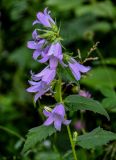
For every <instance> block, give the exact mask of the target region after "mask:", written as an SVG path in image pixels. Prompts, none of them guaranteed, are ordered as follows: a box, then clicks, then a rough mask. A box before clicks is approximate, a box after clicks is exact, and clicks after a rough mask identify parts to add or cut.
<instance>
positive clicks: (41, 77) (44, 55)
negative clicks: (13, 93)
mask: <svg viewBox="0 0 116 160" xmlns="http://www.w3.org/2000/svg"><path fill="white" fill-rule="evenodd" d="M49 14H50V12H48V11H47V8H46V9H45V10H44V13H42V12H39V13H37V20H35V21H34V22H33V25H35V24H37V23H39V24H41V25H43V27H45V28H51V31H50V30H49V31H48V32H47V30H46V32H47V35H46V36H45V38H42V37H43V35H44V34H42V35H41V34H40V35H39V34H38V32H37V31H38V30H37V29H35V30H34V31H33V33H32V38H33V41H29V42H28V43H27V47H28V48H30V49H33V50H34V52H33V59H34V60H36V61H38V62H39V63H45V62H47V61H49V65H48V66H47V67H46V68H45V69H44V70H43V71H41V72H40V73H38V74H35V75H34V74H32V76H31V78H32V80H31V81H29V84H30V85H31V87H29V88H28V89H27V91H28V92H35V93H36V94H35V98H34V101H35V102H36V101H37V99H38V98H40V97H41V96H42V95H43V94H45V93H46V92H47V91H49V90H50V84H51V82H52V81H53V79H54V78H55V75H56V68H57V65H58V62H61V61H62V59H63V54H62V47H61V44H60V41H58V39H57V38H56V39H55V41H53V42H52V43H50V42H49V41H48V39H49V34H50V33H51V32H52V33H54V34H55V31H54V28H57V27H56V24H55V22H54V20H53V19H52V18H51V17H50V15H49ZM54 26H55V27H54ZM52 30H53V31H52ZM49 32H50V33H49ZM38 57H41V59H38Z"/></svg>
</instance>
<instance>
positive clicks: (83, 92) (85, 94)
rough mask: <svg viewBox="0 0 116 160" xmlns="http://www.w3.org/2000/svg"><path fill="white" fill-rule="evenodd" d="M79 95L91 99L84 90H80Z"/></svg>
mask: <svg viewBox="0 0 116 160" xmlns="http://www.w3.org/2000/svg"><path fill="white" fill-rule="evenodd" d="M79 95H80V96H83V97H87V98H90V97H91V94H90V93H89V92H88V91H85V90H80V91H79Z"/></svg>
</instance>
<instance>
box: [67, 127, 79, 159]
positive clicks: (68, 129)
mask: <svg viewBox="0 0 116 160" xmlns="http://www.w3.org/2000/svg"><path fill="white" fill-rule="evenodd" d="M67 131H68V135H69V139H70V143H71V147H72V152H73V156H74V160H77V155H76V151H75V145H74V142H73V139H72V135H71V130H70V126H69V125H68V126H67Z"/></svg>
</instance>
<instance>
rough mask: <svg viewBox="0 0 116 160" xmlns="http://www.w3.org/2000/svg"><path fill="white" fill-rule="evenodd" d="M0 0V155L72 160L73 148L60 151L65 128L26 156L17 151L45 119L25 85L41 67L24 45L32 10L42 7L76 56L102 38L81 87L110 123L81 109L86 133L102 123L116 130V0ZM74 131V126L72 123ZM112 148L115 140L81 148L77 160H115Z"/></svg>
mask: <svg viewBox="0 0 116 160" xmlns="http://www.w3.org/2000/svg"><path fill="white" fill-rule="evenodd" d="M0 3H1V4H0V8H1V29H0V34H1V37H0V137H1V138H0V159H3V160H5V159H13V158H14V159H21V160H23V159H24V160H29V159H34V160H43V159H46V160H49V157H50V160H57V159H58V160H60V159H61V155H63V159H66V160H71V158H70V157H71V154H72V153H71V152H68V153H66V154H65V155H64V153H65V152H66V150H68V149H69V148H70V144H69V140H68V137H67V134H66V132H65V127H64V128H63V130H62V134H61V135H60V133H58V135H55V136H54V137H51V139H50V140H46V141H44V142H41V143H39V144H37V146H36V148H33V149H32V150H31V151H30V153H29V154H28V155H24V154H23V153H22V152H21V150H22V147H23V144H24V140H25V135H26V134H27V131H28V130H29V129H30V128H32V127H36V126H38V125H41V124H42V121H43V119H44V117H42V116H41V107H39V106H40V104H37V107H36V108H35V107H34V105H33V97H32V95H30V94H29V93H27V92H26V91H25V89H26V88H27V87H28V79H29V76H30V74H29V72H30V69H32V70H36V71H38V70H39V69H40V65H39V64H38V63H37V62H34V61H33V60H32V52H31V51H30V50H29V49H27V48H26V43H27V41H28V40H30V39H31V33H32V30H33V27H32V22H33V20H35V18H36V17H35V15H36V13H37V12H38V11H39V10H43V9H44V8H45V7H46V6H47V7H48V8H49V9H50V10H51V11H52V16H53V17H56V20H57V24H58V25H59V26H61V35H62V37H63V39H64V41H63V43H64V45H65V47H66V48H68V50H69V51H71V52H72V51H73V52H74V55H77V49H80V51H81V53H82V57H83V58H84V57H85V56H86V54H87V53H88V52H89V50H90V48H91V47H92V46H93V44H95V43H96V42H98V41H99V42H100V43H99V45H98V49H97V50H96V51H94V52H93V53H92V54H93V56H97V57H99V59H98V60H97V61H93V62H91V63H89V65H91V66H92V67H93V69H92V70H91V72H90V76H89V77H87V78H83V80H82V81H81V87H82V88H87V89H88V90H89V91H90V93H91V94H92V97H93V98H94V99H97V100H99V101H100V102H101V103H102V104H103V106H104V108H106V109H107V111H108V113H109V115H110V121H108V120H107V119H106V118H105V117H102V116H101V115H97V114H94V113H92V112H89V111H87V112H85V113H83V116H84V121H85V125H86V131H92V130H93V129H94V128H96V127H97V126H101V127H103V128H105V129H106V130H110V131H112V132H116V121H115V120H116V119H115V116H116V93H115V88H116V70H115V68H116V56H115V55H116V36H115V33H116V6H115V5H116V2H115V1H112V0H46V1H45V0H44V1H43V0H33V1H31V0H16V1H14V0H9V1H8V0H2V1H1V2H0ZM64 74H65V73H64ZM70 78H71V77H68V76H67V79H65V80H66V81H70ZM68 92H70V94H71V93H78V92H77V91H76V90H75V88H73V89H72V88H71V89H70V87H69V88H68V89H67V93H68ZM44 99H46V101H47V104H49V103H50V101H54V100H53V99H50V100H49V96H45V97H44V98H43V100H42V105H44V104H45V103H46V102H45V101H44ZM94 109H95V108H94ZM94 109H93V110H94ZM71 115H72V116H73V122H75V120H77V119H80V118H81V113H80V112H79V111H78V112H77V114H73V113H72V112H71V113H69V116H71ZM72 129H73V130H74V126H73V123H72ZM93 132H95V131H93ZM31 133H32V132H31ZM103 133H104V134H105V135H106V133H105V132H103ZM87 136H89V135H87ZM62 137H63V142H62ZM83 138H84V137H83ZM83 138H82V139H83ZM53 142H55V145H53ZM81 143H83V142H82V141H81V137H80V145H81ZM93 143H94V142H93ZM115 146H116V142H114V141H111V143H109V144H108V145H105V146H103V147H99V148H96V149H92V150H87V151H86V150H84V149H81V148H79V151H78V157H79V160H88V159H89V160H95V159H97V160H99V159H100V160H101V159H103V160H109V159H112V160H114V159H115V156H114V155H115V154H116V151H115V149H114V148H116V147H115ZM90 153H91V154H90Z"/></svg>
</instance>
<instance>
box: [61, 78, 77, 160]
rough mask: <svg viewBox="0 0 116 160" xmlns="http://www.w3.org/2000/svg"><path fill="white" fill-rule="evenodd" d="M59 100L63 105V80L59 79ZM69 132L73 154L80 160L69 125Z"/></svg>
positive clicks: (75, 159)
mask: <svg viewBox="0 0 116 160" xmlns="http://www.w3.org/2000/svg"><path fill="white" fill-rule="evenodd" d="M59 99H60V102H61V103H63V100H62V81H61V78H59ZM66 118H67V116H66ZM67 131H68V136H69V139H70V143H71V147H72V152H73V156H74V160H78V159H77V155H76V151H75V144H74V142H73V139H72V135H71V130H70V126H69V125H68V126H67Z"/></svg>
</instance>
